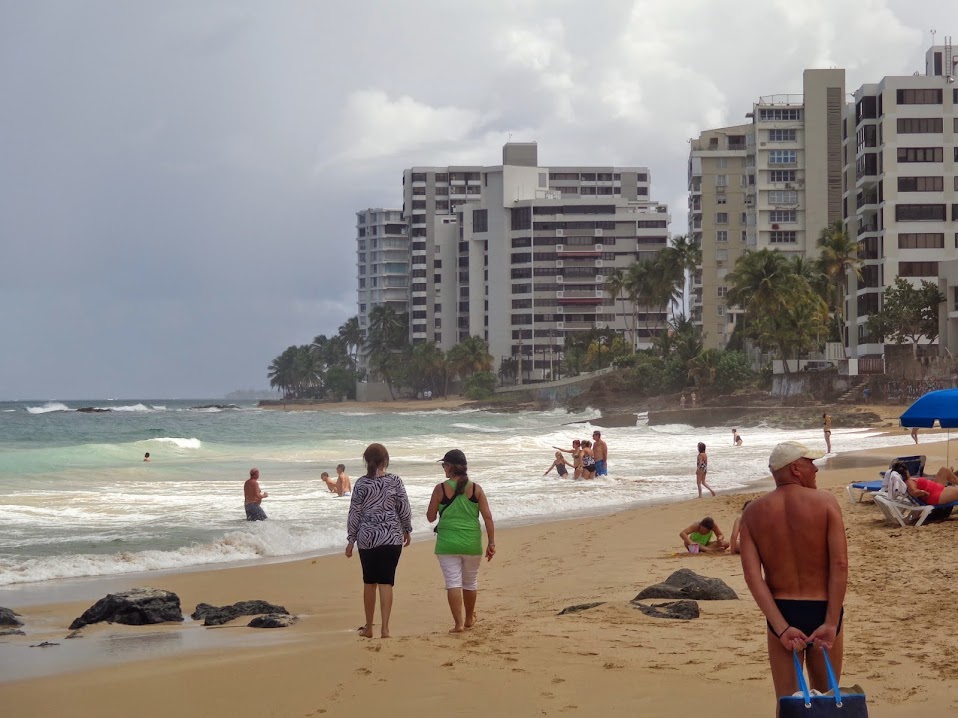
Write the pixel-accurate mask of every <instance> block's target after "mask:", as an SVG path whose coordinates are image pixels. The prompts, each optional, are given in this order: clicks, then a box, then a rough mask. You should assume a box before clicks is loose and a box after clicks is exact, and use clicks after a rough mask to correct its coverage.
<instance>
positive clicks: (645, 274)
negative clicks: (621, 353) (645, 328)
mask: <svg viewBox="0 0 958 718" xmlns="http://www.w3.org/2000/svg"><path fill="white" fill-rule="evenodd" d="M652 271H653V264H652V261H651V260H648V259H643V260H641V261H638V262H635V263H634V264H632V265H631V266H630V267H629V268H628V270H627V271H626V274H625V284H624V289H625V292H626V294H627V295H628V297H629V302H631V304H632V348H633V351H634V350H635V346H636V340H637V338H638V337H637V335H638V331H639V330H638V321H639V318H638V312H639V304H640V303H643V304H644V303H645V299H646V296H647V290H648V287H647V285H648V279H649V275H650V273H651V272H652Z"/></svg>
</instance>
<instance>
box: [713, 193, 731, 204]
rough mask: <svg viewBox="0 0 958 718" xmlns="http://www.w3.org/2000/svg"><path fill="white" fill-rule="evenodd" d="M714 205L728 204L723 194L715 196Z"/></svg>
mask: <svg viewBox="0 0 958 718" xmlns="http://www.w3.org/2000/svg"><path fill="white" fill-rule="evenodd" d="M715 203H716V204H727V203H728V197H726V196H725V195H724V194H720V195H716V197H715Z"/></svg>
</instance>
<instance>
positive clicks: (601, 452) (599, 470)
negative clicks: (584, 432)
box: [592, 431, 609, 476]
mask: <svg viewBox="0 0 958 718" xmlns="http://www.w3.org/2000/svg"><path fill="white" fill-rule="evenodd" d="M592 456H593V457H594V458H595V475H596V476H608V475H609V445H608V444H606V443H605V441H603V440H602V432H601V431H593V432H592Z"/></svg>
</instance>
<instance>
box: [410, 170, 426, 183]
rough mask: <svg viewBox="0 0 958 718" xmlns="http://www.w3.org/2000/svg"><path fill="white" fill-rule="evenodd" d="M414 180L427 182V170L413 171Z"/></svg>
mask: <svg viewBox="0 0 958 718" xmlns="http://www.w3.org/2000/svg"><path fill="white" fill-rule="evenodd" d="M412 181H413V182H425V181H426V173H425V172H413V173H412Z"/></svg>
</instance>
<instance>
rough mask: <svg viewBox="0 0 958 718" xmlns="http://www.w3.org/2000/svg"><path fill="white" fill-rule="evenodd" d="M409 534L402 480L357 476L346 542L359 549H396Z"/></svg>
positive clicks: (408, 520) (393, 475)
mask: <svg viewBox="0 0 958 718" xmlns="http://www.w3.org/2000/svg"><path fill="white" fill-rule="evenodd" d="M404 532H405V533H412V511H411V509H410V508H409V497H408V496H407V495H406V487H405V486H403V482H402V479H400V478H399V477H398V476H396V475H395V474H384V475H383V476H360V477H359V479H357V480H356V483H355V485H354V486H353V495H352V496H351V497H350V500H349V518H348V519H347V521H346V539H347V540H348V541H351V542H355V543H356V545H357V546H358V547H359V548H376V547H377V546H395V545H397V544H399V545H401V544H402V542H403V538H404V536H403V533H404Z"/></svg>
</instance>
